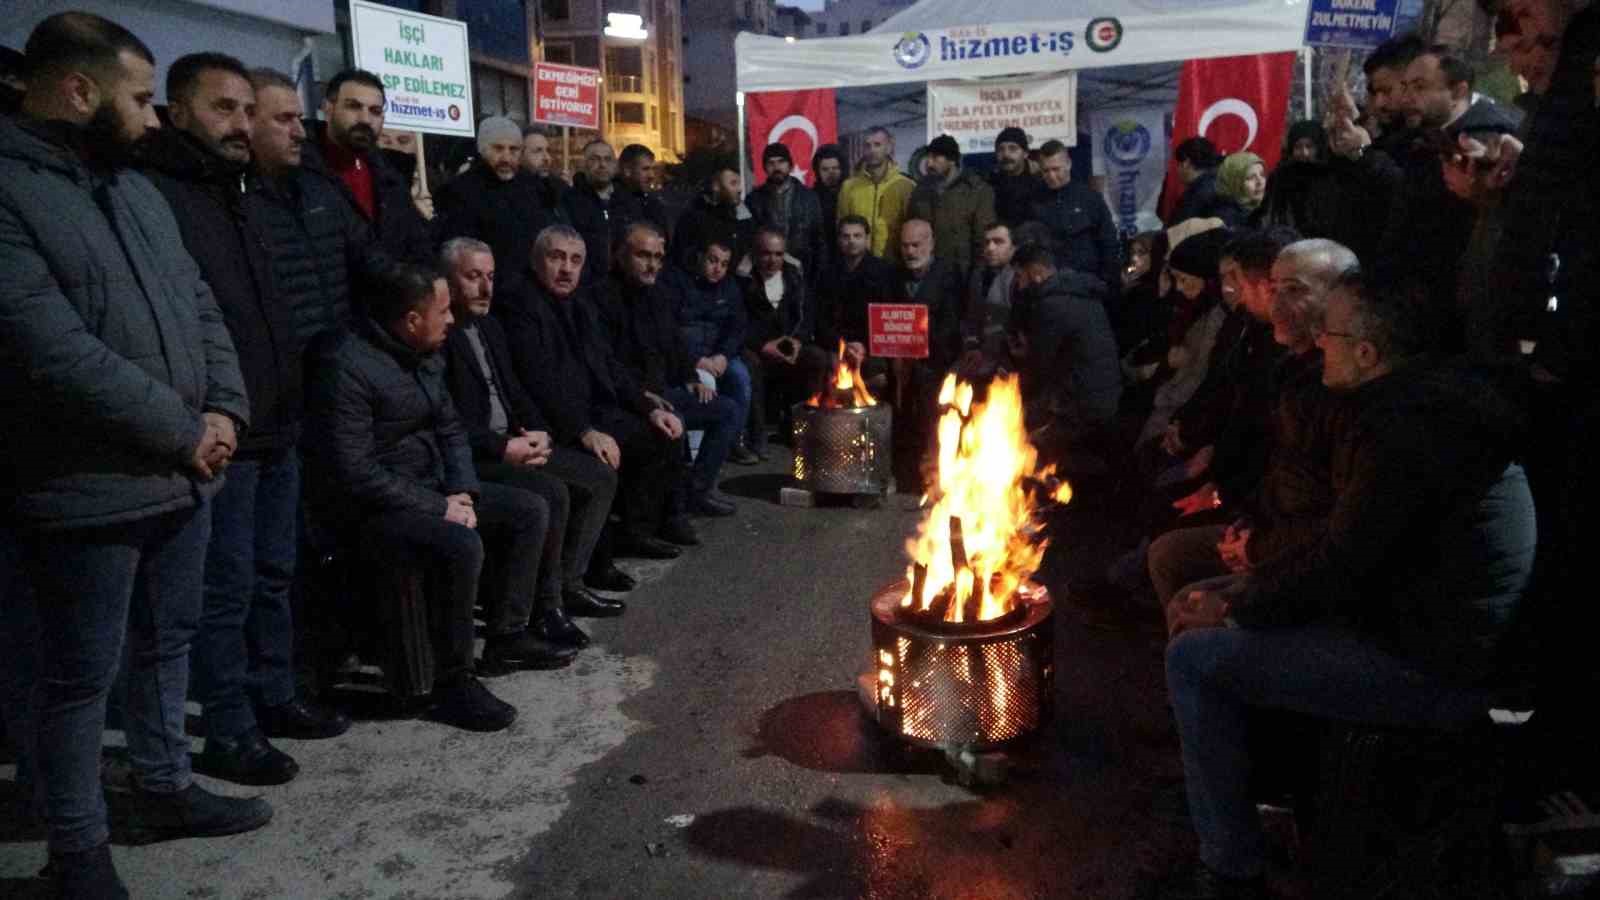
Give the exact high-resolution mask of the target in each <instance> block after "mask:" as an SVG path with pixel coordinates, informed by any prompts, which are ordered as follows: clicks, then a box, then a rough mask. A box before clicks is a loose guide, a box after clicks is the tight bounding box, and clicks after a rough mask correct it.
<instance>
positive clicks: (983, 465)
mask: <svg viewBox="0 0 1600 900" xmlns="http://www.w3.org/2000/svg"><path fill="white" fill-rule="evenodd" d="M939 405H940V406H941V407H943V408H944V413H943V415H942V417H941V418H940V420H939V456H938V467H939V468H938V475H937V479H936V480H935V482H934V485H933V487H932V488H931V489H930V491H929V495H928V497H927V498H926V500H927V501H928V502H929V503H928V505H929V510H928V514H927V516H926V518H924V520H923V522H922V525H921V527H920V528H919V529H918V532H917V536H916V537H915V538H913V539H912V540H911V541H909V542H908V543H907V546H906V550H907V552H908V553H909V554H910V556H911V558H912V563H911V565H910V567H909V569H908V570H907V573H906V580H907V582H908V590H907V591H906V593H905V595H904V597H903V599H902V600H901V604H900V605H901V606H902V607H903V608H904V609H905V611H906V612H907V613H909V614H910V615H912V616H913V617H916V618H921V619H931V620H937V621H943V622H952V623H959V622H987V621H991V620H995V619H999V618H1002V617H1004V616H1006V615H1007V614H1008V613H1011V612H1013V611H1014V610H1015V609H1016V608H1017V606H1018V602H1019V600H1018V591H1019V588H1021V587H1022V586H1023V585H1024V584H1025V583H1026V582H1027V580H1028V578H1029V577H1030V576H1031V575H1032V574H1033V572H1034V570H1035V569H1037V568H1038V566H1039V562H1040V560H1042V559H1043V558H1044V551H1045V547H1046V544H1047V543H1048V542H1047V541H1046V540H1045V538H1044V537H1043V535H1042V534H1041V533H1040V528H1039V522H1038V521H1037V518H1036V516H1037V513H1038V511H1039V509H1040V508H1041V507H1043V506H1044V501H1045V500H1053V501H1055V502H1057V503H1065V502H1067V501H1068V500H1070V499H1071V497H1072V489H1071V488H1070V487H1069V486H1068V485H1067V484H1066V483H1065V482H1062V481H1059V480H1057V479H1056V478H1055V476H1054V473H1053V471H1052V468H1051V467H1048V466H1047V467H1045V468H1044V469H1042V470H1039V471H1035V466H1036V465H1037V462H1038V453H1037V452H1036V451H1035V450H1034V448H1033V446H1032V445H1031V444H1030V443H1029V442H1028V433H1027V429H1026V427H1025V425H1024V423H1023V415H1022V395H1021V391H1020V389H1019V387H1018V383H1017V380H1016V378H1015V377H1010V376H1008V377H1004V378H999V379H996V380H995V381H994V382H993V383H992V384H990V385H989V389H988V394H987V396H986V397H985V399H984V402H982V403H976V404H975V403H974V396H973V386H972V385H971V384H969V383H967V382H965V381H958V380H957V379H956V377H955V376H954V375H951V376H949V377H947V378H946V379H945V382H944V386H943V389H942V390H941V391H940V394H939Z"/></svg>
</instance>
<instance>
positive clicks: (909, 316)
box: [867, 303, 928, 359]
mask: <svg viewBox="0 0 1600 900" xmlns="http://www.w3.org/2000/svg"><path fill="white" fill-rule="evenodd" d="M867 355H868V356H880V357H887V358H890V359H927V358H928V308H927V307H926V306H923V305H922V304H921V303H868V304H867Z"/></svg>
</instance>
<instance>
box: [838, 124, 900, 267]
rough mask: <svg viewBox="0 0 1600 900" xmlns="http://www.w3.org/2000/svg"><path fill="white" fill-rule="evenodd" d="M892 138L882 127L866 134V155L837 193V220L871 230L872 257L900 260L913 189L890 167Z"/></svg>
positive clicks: (892, 260) (894, 167) (897, 171)
mask: <svg viewBox="0 0 1600 900" xmlns="http://www.w3.org/2000/svg"><path fill="white" fill-rule="evenodd" d="M893 151H894V138H893V137H892V136H890V134H889V130H888V129H886V128H884V127H883V126H881V125H880V126H876V127H874V128H872V129H870V130H869V131H868V132H867V142H866V151H865V152H864V153H863V154H862V157H861V165H859V166H857V167H856V173H855V174H854V175H852V176H850V177H849V178H847V179H845V182H844V186H843V187H841V188H840V189H839V218H840V219H843V218H844V217H845V216H860V217H861V218H863V219H866V220H867V221H868V222H869V223H870V224H871V226H872V254H873V255H874V256H880V257H883V258H884V259H887V260H889V261H890V262H898V261H899V259H900V246H899V245H900V223H902V222H904V221H905V218H906V204H907V202H908V201H910V199H911V192H912V190H914V189H915V188H916V186H917V183H916V182H915V181H912V180H911V179H910V178H908V177H906V176H905V175H904V174H903V173H902V172H901V171H900V167H899V166H896V165H895V163H894V154H893Z"/></svg>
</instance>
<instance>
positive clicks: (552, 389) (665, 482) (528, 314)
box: [494, 225, 698, 559]
mask: <svg viewBox="0 0 1600 900" xmlns="http://www.w3.org/2000/svg"><path fill="white" fill-rule="evenodd" d="M584 264H585V251H584V239H583V236H582V235H581V234H579V233H578V232H577V231H576V230H575V229H573V228H570V227H568V226H565V225H552V226H550V227H549V228H546V229H545V230H544V231H543V232H542V233H541V234H540V235H539V238H538V240H536V241H535V242H534V251H533V263H532V265H533V271H532V273H531V274H530V277H529V278H527V279H525V280H524V282H523V283H522V285H521V288H520V290H519V291H518V292H517V293H516V294H508V295H506V296H503V297H502V298H501V299H500V301H499V302H497V303H495V305H494V315H495V316H497V317H498V318H499V320H500V324H501V325H503V326H504V327H505V332H506V339H507V343H508V344H509V345H510V347H511V362H512V366H513V367H514V368H515V369H516V375H517V378H518V379H519V380H520V381H521V382H522V385H523V387H525V388H527V390H528V393H529V394H530V395H531V396H532V397H533V401H534V403H535V404H537V406H538V407H539V411H540V412H541V413H542V414H543V416H544V419H545V421H546V422H548V423H549V425H550V434H551V436H552V437H553V438H554V439H555V442H556V444H557V445H558V446H561V445H565V446H581V447H583V448H584V449H585V450H587V451H588V452H590V453H592V454H594V455H595V456H597V457H599V458H600V459H601V460H602V461H603V462H605V463H606V464H607V465H609V466H611V468H613V469H616V470H618V471H619V473H620V475H621V482H620V489H619V491H618V495H617V496H618V500H619V501H620V502H621V503H622V509H621V516H622V528H621V534H620V535H618V538H617V542H616V543H617V546H616V548H615V549H616V553H617V555H618V556H642V557H646V558H652V559H672V558H674V557H676V556H678V555H679V552H680V551H679V550H678V547H677V546H674V545H675V544H676V545H684V546H688V545H693V544H695V543H698V539H697V538H696V537H695V534H694V528H693V526H692V525H690V523H689V521H688V518H687V517H686V516H681V515H680V516H665V513H666V512H667V502H668V500H669V499H670V498H671V496H672V492H673V491H674V490H675V489H676V487H677V481H678V479H679V478H681V477H682V474H683V473H682V465H681V461H682V459H683V456H684V452H683V444H682V438H683V420H681V419H679V418H678V417H677V416H676V415H674V414H673V413H672V411H671V410H669V409H667V408H666V407H665V405H664V404H661V403H658V402H657V401H656V400H653V399H652V398H651V397H650V396H648V394H647V393H646V391H645V389H644V387H643V386H642V385H640V384H638V382H636V381H635V380H634V379H633V377H632V375H631V374H630V373H629V372H628V370H627V368H626V367H625V366H623V364H622V363H621V361H620V360H618V359H617V356H616V353H615V352H614V350H613V349H612V347H611V343H610V341H609V340H608V339H607V337H608V336H607V334H606V331H605V326H604V325H603V324H602V323H601V321H600V318H599V315H598V314H597V311H596V310H595V308H594V306H595V304H594V301H593V300H591V299H590V297H589V295H588V292H587V289H585V288H583V287H581V286H580V281H581V278H582V273H583V271H584ZM663 518H665V521H663ZM658 534H659V535H660V537H659V538H658V537H657V535H658Z"/></svg>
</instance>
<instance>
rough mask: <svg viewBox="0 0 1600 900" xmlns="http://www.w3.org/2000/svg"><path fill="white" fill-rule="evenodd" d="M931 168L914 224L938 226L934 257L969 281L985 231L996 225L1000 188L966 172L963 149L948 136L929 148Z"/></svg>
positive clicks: (912, 210)
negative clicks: (922, 221)
mask: <svg viewBox="0 0 1600 900" xmlns="http://www.w3.org/2000/svg"><path fill="white" fill-rule="evenodd" d="M927 167H928V174H927V175H926V176H925V177H924V178H923V179H922V182H921V183H920V184H918V185H917V189H916V190H915V191H913V192H912V193H911V201H910V203H909V205H908V206H907V207H906V209H907V211H908V213H909V215H910V216H911V217H912V218H914V219H926V220H927V221H929V222H932V223H933V245H934V255H935V256H937V257H938V258H940V259H943V260H947V261H948V262H950V263H951V264H952V265H954V266H955V267H956V268H957V269H958V270H960V272H961V274H962V275H963V277H964V276H965V275H966V273H968V272H971V271H972V260H973V257H974V255H975V254H976V252H977V249H978V246H979V244H980V243H981V242H982V240H983V230H984V229H985V228H987V227H989V225H990V224H992V223H993V222H994V221H995V209H994V188H992V187H990V186H989V183H988V182H986V181H984V180H983V177H982V176H980V175H978V174H977V173H976V172H963V171H962V170H961V145H960V144H958V143H956V139H955V138H953V137H951V136H950V135H948V134H941V135H939V136H938V137H936V138H934V139H933V141H932V142H930V143H929V144H928V156H927Z"/></svg>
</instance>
